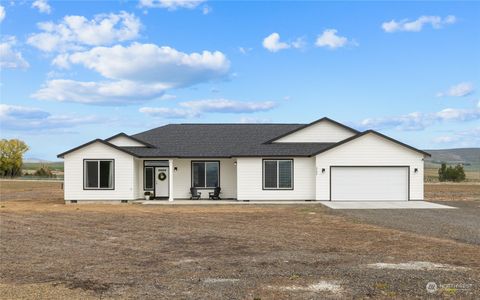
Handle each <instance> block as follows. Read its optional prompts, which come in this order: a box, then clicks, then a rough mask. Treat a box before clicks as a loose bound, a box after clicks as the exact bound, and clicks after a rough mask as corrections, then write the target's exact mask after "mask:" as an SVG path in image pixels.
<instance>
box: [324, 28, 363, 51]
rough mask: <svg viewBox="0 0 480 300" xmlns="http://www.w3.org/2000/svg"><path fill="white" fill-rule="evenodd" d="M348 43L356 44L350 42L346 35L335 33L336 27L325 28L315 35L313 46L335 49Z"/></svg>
mask: <svg viewBox="0 0 480 300" xmlns="http://www.w3.org/2000/svg"><path fill="white" fill-rule="evenodd" d="M349 43H351V44H353V45H356V43H354V42H350V41H349V40H348V39H347V38H346V37H344V36H339V35H337V30H336V29H326V30H324V31H323V33H322V34H321V35H319V36H318V37H317V41H316V42H315V46H317V47H327V48H330V49H336V48H341V47H345V46H347V45H348V44H349Z"/></svg>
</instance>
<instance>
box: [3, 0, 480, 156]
mask: <svg viewBox="0 0 480 300" xmlns="http://www.w3.org/2000/svg"><path fill="white" fill-rule="evenodd" d="M0 3H1V4H0V67H1V73H0V102H1V104H0V130H1V132H0V135H1V138H8V139H10V138H18V139H21V140H23V141H25V142H26V143H27V144H28V145H29V147H30V150H29V152H28V153H27V154H26V157H27V158H39V159H45V160H56V155H57V154H58V153H61V152H63V151H66V150H68V149H70V148H73V147H76V146H78V145H80V144H83V143H85V142H88V141H90V140H92V139H95V138H108V137H110V136H112V135H115V134H117V133H119V132H125V133H127V134H135V133H138V132H142V131H145V130H148V129H151V128H154V127H158V126H162V125H165V124H169V123H219V122H220V123H310V122H312V121H315V120H317V119H319V118H321V117H325V116H326V117H329V118H332V119H334V120H336V121H339V122H342V123H344V124H346V125H349V126H352V127H354V128H356V129H358V130H367V129H375V130H378V131H380V132H382V133H384V134H387V135H389V136H391V137H393V138H395V139H398V140H400V141H402V142H405V143H407V144H410V145H412V146H414V147H417V148H420V149H444V148H456V147H480V92H479V88H480V3H479V2H460V1H455V2H432V1H429V2H418V1H415V2H393V3H392V2H390V3H386V2H362V1H352V2H321V1H315V2H314V1H310V2H289V1H278V2H274V1H265V2H262V1H248V2H247V1H243V2H235V1H222V2H220V1H199V0H183V1H178V0H139V1H113V0H111V1H49V0H36V1H21V0H20V1H2V2H0Z"/></svg>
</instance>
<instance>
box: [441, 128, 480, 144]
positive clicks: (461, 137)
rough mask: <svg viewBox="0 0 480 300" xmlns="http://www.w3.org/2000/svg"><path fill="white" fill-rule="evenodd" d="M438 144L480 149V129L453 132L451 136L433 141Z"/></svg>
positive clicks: (444, 136)
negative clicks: (479, 147)
mask: <svg viewBox="0 0 480 300" xmlns="http://www.w3.org/2000/svg"><path fill="white" fill-rule="evenodd" d="M433 142H434V143H437V144H448V146H449V147H478V145H479V143H480V127H476V128H471V129H467V130H462V131H456V132H452V133H451V134H450V135H443V136H438V137H435V138H434V139H433Z"/></svg>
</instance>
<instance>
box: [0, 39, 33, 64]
mask: <svg viewBox="0 0 480 300" xmlns="http://www.w3.org/2000/svg"><path fill="white" fill-rule="evenodd" d="M16 43H17V40H16V38H15V37H13V36H9V37H6V38H5V39H4V40H3V41H2V43H0V67H2V68H5V69H25V68H28V67H29V66H30V65H29V64H28V62H27V61H26V60H25V59H24V58H23V56H22V53H20V52H19V51H16V50H15V49H14V47H15V44H16Z"/></svg>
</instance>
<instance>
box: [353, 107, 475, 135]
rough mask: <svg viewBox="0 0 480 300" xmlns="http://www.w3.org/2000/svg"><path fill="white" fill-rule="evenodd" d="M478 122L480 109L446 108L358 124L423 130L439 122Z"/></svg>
mask: <svg viewBox="0 0 480 300" xmlns="http://www.w3.org/2000/svg"><path fill="white" fill-rule="evenodd" d="M475 120H480V108H474V109H456V108H446V109H443V110H441V111H438V112H434V113H421V112H413V113H410V114H407V115H401V116H392V117H384V118H368V119H364V120H362V121H361V122H360V124H359V127H361V128H364V129H388V128H395V129H399V130H407V131H409V130H423V129H425V128H426V127H428V126H431V125H433V124H436V123H441V122H467V121H475Z"/></svg>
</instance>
